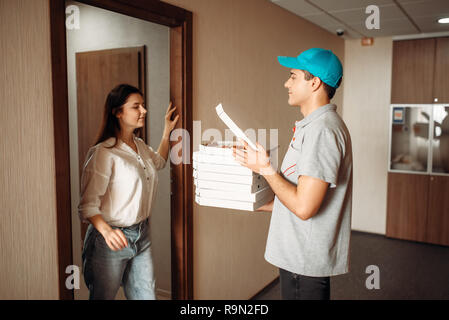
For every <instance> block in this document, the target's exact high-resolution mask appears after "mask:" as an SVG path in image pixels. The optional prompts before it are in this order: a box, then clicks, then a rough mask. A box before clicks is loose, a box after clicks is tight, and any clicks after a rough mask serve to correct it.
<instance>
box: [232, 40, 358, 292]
mask: <svg viewBox="0 0 449 320" xmlns="http://www.w3.org/2000/svg"><path fill="white" fill-rule="evenodd" d="M278 61H279V63H280V64H281V65H283V66H285V67H287V68H290V78H289V79H288V80H287V82H285V84H284V86H285V88H287V89H288V103H289V105H291V106H297V107H300V110H301V113H302V114H303V116H304V118H303V119H302V120H301V121H296V123H295V126H294V128H293V131H294V134H293V137H292V140H291V142H290V145H289V147H288V151H287V153H286V154H285V157H284V160H283V162H282V166H281V170H280V172H277V170H276V169H277V168H273V167H272V166H271V164H270V161H269V157H268V156H267V153H266V151H265V149H264V148H263V147H262V146H261V145H260V144H257V148H258V150H253V149H252V148H251V147H249V146H248V144H247V143H246V142H244V141H241V142H242V143H243V144H244V148H243V150H241V149H240V150H239V149H235V148H234V157H235V158H236V160H237V161H238V162H240V164H242V165H243V166H246V167H248V168H250V169H251V170H253V171H254V172H257V173H260V174H262V175H263V176H264V177H265V179H266V180H267V181H268V183H269V184H270V187H271V189H272V190H273V192H274V193H275V194H276V196H275V198H274V200H273V201H272V202H270V203H268V204H266V205H264V206H263V207H261V208H259V210H261V211H272V216H271V222H270V228H269V232H268V239H267V244H266V250H265V259H266V260H267V261H268V262H269V263H271V264H273V265H275V266H277V267H278V268H279V273H280V285H281V295H282V298H283V299H323V300H328V299H330V277H331V276H336V275H340V274H344V273H347V272H349V242H350V232H351V205H352V147H351V137H350V135H349V131H348V129H347V128H346V125H345V123H344V122H343V120H342V119H341V118H340V116H339V115H338V114H337V112H336V106H335V105H334V104H330V100H331V99H332V97H333V96H334V94H335V91H336V89H337V88H338V87H339V85H340V83H341V79H342V75H343V68H342V65H341V63H340V60H339V59H338V58H337V56H336V55H335V54H333V53H332V52H331V51H330V50H324V49H320V48H312V49H309V50H306V51H304V52H302V53H301V54H300V55H298V56H297V57H278ZM286 120H287V119H286Z"/></svg>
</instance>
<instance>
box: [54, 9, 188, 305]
mask: <svg viewBox="0 0 449 320" xmlns="http://www.w3.org/2000/svg"><path fill="white" fill-rule="evenodd" d="M49 1H50V36H51V62H52V84H53V119H54V142H55V169H56V210H57V211H56V213H57V216H56V220H57V241H58V274H59V297H60V299H63V300H70V299H74V292H73V290H69V289H67V288H66V286H65V281H66V278H67V277H68V274H66V268H67V266H69V265H72V264H73V258H72V223H71V219H72V218H71V202H70V201H71V200H70V198H71V197H70V157H69V152H70V150H69V121H68V119H69V118H68V86H67V44H66V26H65V20H66V13H65V7H66V5H65V0H49ZM77 1H78V2H81V3H85V4H88V5H92V6H95V7H99V8H102V9H106V10H110V11H114V12H117V13H121V14H125V15H128V16H131V17H135V18H139V19H142V20H147V21H150V22H154V23H158V24H162V25H165V26H168V27H170V99H171V101H173V103H174V105H176V106H177V107H178V112H179V114H180V118H179V121H178V125H177V128H184V129H185V130H186V131H187V132H188V134H189V135H190V137H193V135H192V13H191V12H190V11H187V10H185V9H182V8H179V7H176V6H173V5H170V4H167V3H164V2H161V1H158V0H77ZM185 138H186V139H189V147H190V150H193V149H192V139H190V138H189V137H185ZM183 139H184V137H183ZM184 141H187V140H184ZM176 143H177V142H170V144H171V145H174V144H176ZM189 158H191V157H190V155H189ZM191 177H192V166H191V165H189V164H185V163H181V164H179V165H173V164H172V165H171V178H172V183H171V191H172V195H171V273H172V299H193V250H192V249H193V246H192V244H193V224H192V212H193V193H192V191H193V186H192V179H191Z"/></svg>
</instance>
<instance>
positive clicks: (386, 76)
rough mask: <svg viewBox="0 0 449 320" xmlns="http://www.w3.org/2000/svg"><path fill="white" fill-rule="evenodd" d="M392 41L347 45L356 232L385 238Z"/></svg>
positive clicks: (346, 106) (346, 102)
mask: <svg viewBox="0 0 449 320" xmlns="http://www.w3.org/2000/svg"><path fill="white" fill-rule="evenodd" d="M392 50H393V42H392V38H376V39H374V45H373V46H369V47H363V46H362V45H361V43H360V40H346V41H345V63H344V66H345V67H344V76H343V82H344V89H343V119H344V121H345V122H346V124H347V126H348V129H349V131H350V133H351V138H352V146H353V157H354V158H353V161H354V186H353V187H354V188H353V198H352V199H353V210H352V229H353V230H359V231H365V232H372V233H379V234H385V232H386V208H387V169H388V147H389V146H388V139H389V134H388V133H389V106H390V91H391V70H392V52H393V51H392Z"/></svg>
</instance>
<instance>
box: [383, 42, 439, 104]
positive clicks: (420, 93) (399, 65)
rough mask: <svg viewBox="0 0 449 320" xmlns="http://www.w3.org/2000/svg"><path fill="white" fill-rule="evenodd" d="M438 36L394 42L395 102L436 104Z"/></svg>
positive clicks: (393, 94)
mask: <svg viewBox="0 0 449 320" xmlns="http://www.w3.org/2000/svg"><path fill="white" fill-rule="evenodd" d="M434 63H435V39H433V38H432V39H417V40H403V41H394V42H393V72H392V81H391V103H432V102H433V80H434V79H433V75H434V66H435V65H434Z"/></svg>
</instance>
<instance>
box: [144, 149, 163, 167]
mask: <svg viewBox="0 0 449 320" xmlns="http://www.w3.org/2000/svg"><path fill="white" fill-rule="evenodd" d="M148 149H149V150H150V156H151V160H153V162H154V165H155V166H156V169H157V170H162V169H164V168H165V165H166V163H167V161H165V159H164V158H163V157H162V156H161V155H160V154H159V153H158V152H157V151H154V150H153V148H151V147H150V146H148Z"/></svg>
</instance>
